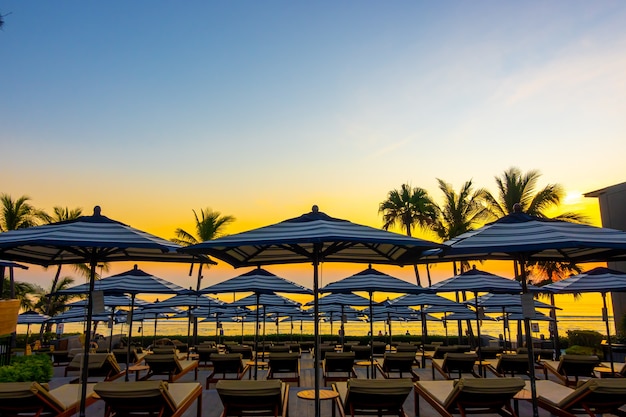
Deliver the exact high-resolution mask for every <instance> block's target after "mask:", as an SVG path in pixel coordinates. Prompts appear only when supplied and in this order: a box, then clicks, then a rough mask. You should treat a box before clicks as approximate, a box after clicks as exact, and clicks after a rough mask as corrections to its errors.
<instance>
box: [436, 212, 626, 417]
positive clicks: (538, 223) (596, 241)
mask: <svg viewBox="0 0 626 417" xmlns="http://www.w3.org/2000/svg"><path fill="white" fill-rule="evenodd" d="M513 211H514V212H513V213H511V214H509V215H507V216H504V217H502V218H500V219H498V220H496V221H495V222H492V223H489V224H486V225H485V226H483V227H481V228H479V229H476V230H472V231H469V232H466V233H463V234H461V235H459V236H457V237H455V238H454V239H451V240H449V241H447V242H444V245H445V246H446V248H445V249H444V250H442V251H439V252H437V253H431V254H429V261H431V262H441V261H456V260H472V259H502V260H512V261H515V263H516V265H517V267H518V268H519V272H517V271H516V275H518V276H520V277H521V282H522V287H523V290H524V291H523V292H528V291H527V277H526V268H525V265H526V263H527V262H529V261H562V262H574V263H580V262H593V261H598V262H605V261H608V260H620V259H622V258H624V257H625V256H626V232H623V231H619V230H614V229H609V228H601V227H594V226H589V225H585V224H576V223H571V222H565V221H559V220H553V219H545V218H540V217H536V216H531V215H528V214H526V213H523V212H522V211H521V206H520V205H519V204H516V205H515V206H514V207H513ZM430 255H432V258H430ZM524 326H525V331H526V342H527V345H528V349H529V353H530V354H529V355H528V356H529V359H528V361H529V368H530V377H531V378H530V380H531V393H532V408H533V417H537V416H538V415H539V410H538V405H537V389H536V385H535V367H534V364H533V363H532V356H533V355H532V334H531V331H530V321H529V320H525V321H524Z"/></svg>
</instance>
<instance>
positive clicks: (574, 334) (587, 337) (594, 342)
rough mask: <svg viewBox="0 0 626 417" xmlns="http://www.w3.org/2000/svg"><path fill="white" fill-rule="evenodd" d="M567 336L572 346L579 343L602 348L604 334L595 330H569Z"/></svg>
mask: <svg viewBox="0 0 626 417" xmlns="http://www.w3.org/2000/svg"><path fill="white" fill-rule="evenodd" d="M567 338H568V339H569V345H570V346H573V345H579V346H587V347H592V348H596V349H601V344H602V340H603V339H604V336H603V335H602V334H601V333H598V332H596V331H593V330H568V331H567Z"/></svg>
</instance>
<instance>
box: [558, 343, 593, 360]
mask: <svg viewBox="0 0 626 417" xmlns="http://www.w3.org/2000/svg"><path fill="white" fill-rule="evenodd" d="M565 353H567V354H568V355H596V356H598V357H600V358H602V352H598V351H597V350H596V349H594V348H592V347H589V346H579V345H574V346H570V347H568V348H567V349H565Z"/></svg>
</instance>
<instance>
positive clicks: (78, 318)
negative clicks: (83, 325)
mask: <svg viewBox="0 0 626 417" xmlns="http://www.w3.org/2000/svg"><path fill="white" fill-rule="evenodd" d="M104 310H105V311H104V312H103V313H93V314H92V318H91V320H92V321H109V320H110V319H111V313H113V311H112V310H111V309H110V308H108V307H105V309H104ZM87 316H88V311H87V309H86V308H81V307H76V308H71V309H69V310H67V311H64V312H63V313H60V314H57V315H56V316H52V317H50V320H48V321H50V322H52V323H78V322H86V321H87ZM113 320H114V322H115V323H124V322H126V312H124V311H120V310H118V311H117V312H115V313H114V314H113Z"/></svg>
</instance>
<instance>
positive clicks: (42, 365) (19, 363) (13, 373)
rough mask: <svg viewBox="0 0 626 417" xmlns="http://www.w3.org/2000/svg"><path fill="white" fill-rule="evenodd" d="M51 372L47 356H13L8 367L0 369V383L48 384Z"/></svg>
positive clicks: (50, 361)
mask: <svg viewBox="0 0 626 417" xmlns="http://www.w3.org/2000/svg"><path fill="white" fill-rule="evenodd" d="M53 372H54V371H53V368H52V360H51V358H50V356H48V355H29V356H14V357H13V358H12V359H11V364H10V365H7V366H3V367H0V382H30V381H37V382H40V383H43V382H49V381H50V380H51V379H52V375H53Z"/></svg>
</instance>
